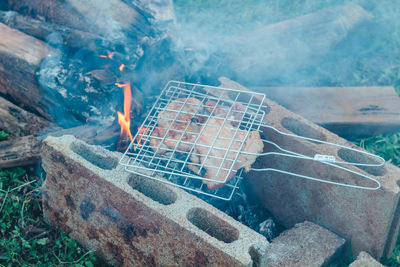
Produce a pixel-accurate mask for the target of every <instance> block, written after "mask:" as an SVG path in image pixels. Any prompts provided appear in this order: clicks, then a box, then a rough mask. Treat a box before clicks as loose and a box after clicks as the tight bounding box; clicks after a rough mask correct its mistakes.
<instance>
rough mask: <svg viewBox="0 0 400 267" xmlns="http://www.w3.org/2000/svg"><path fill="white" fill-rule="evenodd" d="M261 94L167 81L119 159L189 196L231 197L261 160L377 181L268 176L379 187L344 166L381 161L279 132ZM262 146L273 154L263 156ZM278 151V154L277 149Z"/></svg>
mask: <svg viewBox="0 0 400 267" xmlns="http://www.w3.org/2000/svg"><path fill="white" fill-rule="evenodd" d="M264 99H265V95H263V94H260V93H255V92H250V91H240V90H235V89H228V88H221V87H213V86H206V85H200V84H191V83H184V82H179V81H170V82H169V83H168V84H167V85H166V87H165V88H164V89H163V90H162V92H161V94H160V96H159V97H158V98H157V100H156V102H155V103H154V105H153V107H152V108H151V110H150V112H149V114H148V115H147V117H146V118H145V120H144V121H143V123H142V125H141V126H140V128H139V129H138V132H137V133H136V135H135V137H134V139H133V140H132V142H131V144H130V145H129V147H128V148H127V150H126V151H125V153H124V154H123V156H122V158H121V160H120V164H122V165H124V166H125V170H126V171H129V172H132V173H135V174H139V175H143V176H145V177H147V178H150V179H154V180H157V181H160V182H163V183H167V184H171V185H174V186H177V187H180V188H183V189H186V190H189V191H192V192H196V193H199V194H205V195H208V196H212V197H216V198H219V199H223V200H230V199H231V198H232V196H233V194H234V192H235V190H236V189H237V188H238V183H239V181H240V179H242V172H243V169H245V170H249V169H250V165H251V164H252V163H254V161H255V160H256V158H257V157H258V156H268V155H272V156H278V157H285V158H294V159H303V160H309V161H317V162H320V163H321V164H326V165H329V166H331V167H334V168H338V169H340V170H344V171H348V172H350V173H353V174H356V175H359V176H360V177H362V178H363V179H367V180H369V181H372V182H374V183H375V184H376V186H375V187H365V186H359V185H351V184H345V183H338V182H334V181H330V180H326V179H322V178H316V177H310V176H307V175H302V174H297V173H293V172H289V171H286V170H281V169H277V168H261V169H255V168H252V170H253V171H272V172H278V173H283V174H287V175H292V176H295V177H300V178H304V179H310V180H314V181H318V182H324V183H329V184H335V185H340V186H345V187H351V188H358V189H367V190H376V189H379V188H380V183H379V182H378V181H377V180H375V179H373V178H371V177H368V176H366V175H364V174H362V173H359V172H356V171H354V170H351V169H347V168H345V167H343V165H355V166H382V165H383V164H384V163H385V161H384V159H383V158H381V157H378V156H375V155H372V154H370V153H367V152H365V151H360V150H356V149H353V148H350V147H345V146H342V145H338V144H333V143H329V142H325V141H321V140H316V139H313V138H308V137H304V136H299V135H293V134H289V133H285V132H282V131H280V130H278V129H276V128H274V127H272V126H270V125H268V124H266V123H265V122H264V117H265V109H266V106H264V105H263V103H264ZM261 127H263V128H269V129H271V130H273V131H275V132H276V133H277V134H281V135H283V136H285V137H290V138H300V139H306V140H309V141H313V142H317V143H323V144H327V145H332V146H336V147H340V148H345V149H348V150H352V151H354V152H357V153H361V154H366V155H369V156H370V157H374V158H376V159H377V161H376V163H375V162H374V163H360V162H340V161H336V160H335V158H334V157H332V156H326V155H319V154H316V155H314V156H312V157H311V156H306V155H303V154H299V153H296V152H293V151H290V150H288V149H284V148H282V147H281V146H279V145H278V144H276V143H275V142H272V141H270V140H266V138H265V139H261V138H260V134H259V132H261V130H260V128H261ZM263 143H265V144H270V145H272V146H273V147H274V148H276V149H275V150H274V151H271V152H263V153H262V148H263ZM277 151H279V152H277Z"/></svg>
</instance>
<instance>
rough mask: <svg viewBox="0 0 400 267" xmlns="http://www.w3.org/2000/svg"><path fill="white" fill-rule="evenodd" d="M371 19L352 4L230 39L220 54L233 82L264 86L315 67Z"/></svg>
mask: <svg viewBox="0 0 400 267" xmlns="http://www.w3.org/2000/svg"><path fill="white" fill-rule="evenodd" d="M370 18H371V16H370V14H369V13H368V12H367V11H365V10H364V9H363V8H362V7H360V6H358V5H355V4H349V5H345V6H337V7H330V8H325V9H322V10H320V11H318V12H315V13H311V14H308V15H305V16H301V17H298V18H294V19H289V20H286V21H282V22H279V23H275V24H271V25H268V26H265V27H263V28H261V29H258V30H256V31H253V32H250V33H246V34H243V35H240V36H238V37H233V38H232V39H230V40H227V41H226V42H225V43H224V44H223V45H222V46H221V47H222V50H223V51H222V52H223V53H225V55H226V57H225V60H227V63H228V67H231V68H232V70H233V72H234V73H235V75H236V76H237V77H236V78H235V79H238V80H240V81H242V82H244V83H246V84H248V85H253V86H256V85H260V84H263V82H264V84H265V81H268V80H272V79H282V78H285V79H286V77H287V76H292V75H293V73H294V71H298V70H299V69H304V68H306V67H310V66H315V65H316V64H318V62H319V60H320V58H321V57H322V56H324V55H326V54H327V53H328V52H329V51H330V50H331V49H332V48H334V47H335V46H336V45H337V44H338V43H339V42H340V41H341V40H343V39H344V38H345V37H346V36H347V34H348V32H349V31H350V30H352V29H354V28H355V27H356V26H358V25H360V24H361V23H362V22H365V21H367V20H369V19H370Z"/></svg>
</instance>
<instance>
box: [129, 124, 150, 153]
mask: <svg viewBox="0 0 400 267" xmlns="http://www.w3.org/2000/svg"><path fill="white" fill-rule="evenodd" d="M138 131H139V134H138V135H137V137H136V143H137V144H138V147H140V139H142V136H143V135H147V133H148V132H149V129H148V128H142V129H140V127H138ZM133 149H135V150H136V145H134V146H133Z"/></svg>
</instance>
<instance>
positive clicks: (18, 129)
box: [0, 97, 55, 136]
mask: <svg viewBox="0 0 400 267" xmlns="http://www.w3.org/2000/svg"><path fill="white" fill-rule="evenodd" d="M49 127H55V126H54V125H53V124H52V123H51V122H49V121H47V120H45V119H43V118H41V117H39V116H37V115H35V114H33V113H31V112H28V111H26V110H23V109H21V108H20V107H18V106H16V105H14V104H13V103H11V102H10V101H8V100H6V99H4V98H2V97H0V129H2V130H5V131H7V132H8V133H12V134H13V135H15V136H25V135H32V134H37V133H39V132H42V131H44V130H45V129H46V128H49Z"/></svg>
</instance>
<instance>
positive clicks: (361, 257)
mask: <svg viewBox="0 0 400 267" xmlns="http://www.w3.org/2000/svg"><path fill="white" fill-rule="evenodd" d="M349 267H383V265H382V264H380V263H379V262H377V261H376V260H375V259H374V258H372V256H371V255H369V254H368V253H367V252H365V251H361V252H360V254H358V257H357V259H356V260H355V261H353V262H352V263H351V264H350V265H349Z"/></svg>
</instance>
